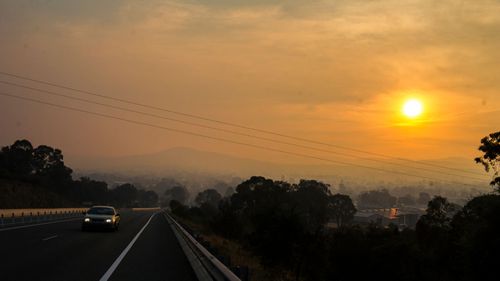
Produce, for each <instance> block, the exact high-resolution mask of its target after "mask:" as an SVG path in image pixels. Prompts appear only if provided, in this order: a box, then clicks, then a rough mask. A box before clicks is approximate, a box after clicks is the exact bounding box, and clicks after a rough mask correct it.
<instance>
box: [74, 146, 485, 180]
mask: <svg viewBox="0 0 500 281" xmlns="http://www.w3.org/2000/svg"><path fill="white" fill-rule="evenodd" d="M325 158H331V159H335V157H333V156H332V157H328V155H326V156H325ZM67 159H68V160H67V162H68V164H69V166H70V167H73V168H75V169H76V170H78V171H84V172H120V173H129V174H131V175H134V174H135V175H136V174H150V175H164V174H173V173H183V172H190V173H203V174H219V175H221V174H222V175H234V176H238V177H243V178H244V177H248V176H252V175H262V176H267V177H273V178H284V179H286V180H291V179H299V178H315V179H323V180H329V181H340V180H341V179H351V180H357V181H361V182H370V181H371V182H374V181H384V182H386V181H392V182H396V181H422V180H423V179H422V178H417V177H409V176H406V175H403V174H407V175H421V176H423V177H430V178H436V179H446V180H453V181H465V182H474V180H472V179H470V178H467V176H469V177H476V178H480V179H484V181H485V182H487V180H488V176H487V175H486V174H485V173H484V172H483V171H482V168H481V166H480V165H477V164H475V163H474V161H473V160H472V159H466V158H444V159H434V160H426V161H419V162H412V161H404V160H403V161H400V160H393V159H391V160H382V161H373V159H371V160H359V159H357V160H349V162H352V163H354V164H355V165H358V166H351V165H331V164H317V165H300V164H296V165H293V164H279V163H274V162H269V161H260V160H253V159H247V158H240V157H236V156H230V155H225V154H221V153H215V152H207V151H200V150H196V149H192V148H186V147H178V148H172V149H169V150H166V151H162V152H158V153H151V154H144V155H133V156H124V157H112V158H82V157H69V158H67ZM390 163H392V164H390ZM422 163H424V164H427V165H422ZM360 166H369V167H373V168H374V169H366V168H363V167H360ZM441 166H442V167H449V168H451V169H442V168H440V167H441ZM380 170H384V171H388V173H387V172H384V171H380ZM471 173H476V174H477V175H473V174H471ZM476 182H478V181H476ZM479 182H480V181H479Z"/></svg>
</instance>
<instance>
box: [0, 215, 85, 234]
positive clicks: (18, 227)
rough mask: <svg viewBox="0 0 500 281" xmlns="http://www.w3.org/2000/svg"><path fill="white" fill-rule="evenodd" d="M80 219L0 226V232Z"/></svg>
mask: <svg viewBox="0 0 500 281" xmlns="http://www.w3.org/2000/svg"><path fill="white" fill-rule="evenodd" d="M81 219H82V218H76V219H69V220H60V221H51V222H44V223H37V224H28V225H21V226H14V227H8V228H0V232H2V231H9V230H16V229H22V228H28V227H35V226H40V225H47V224H54V223H61V222H68V221H76V220H81Z"/></svg>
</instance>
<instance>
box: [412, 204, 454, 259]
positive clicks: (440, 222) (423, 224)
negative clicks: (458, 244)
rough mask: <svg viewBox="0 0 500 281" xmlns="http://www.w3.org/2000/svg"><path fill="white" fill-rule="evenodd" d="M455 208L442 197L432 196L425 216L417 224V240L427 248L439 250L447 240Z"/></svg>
mask: <svg viewBox="0 0 500 281" xmlns="http://www.w3.org/2000/svg"><path fill="white" fill-rule="evenodd" d="M452 212H455V207H454V205H453V204H450V203H449V202H448V200H447V199H446V198H444V197H442V196H434V198H432V200H431V201H429V203H428V204H427V210H426V214H425V215H423V216H422V217H420V219H419V220H418V222H417V226H416V232H417V238H418V240H419V242H420V244H421V245H423V246H424V247H427V248H436V249H440V248H441V247H442V245H444V244H445V242H447V240H448V233H449V230H450V229H451V226H450V222H451V217H452Z"/></svg>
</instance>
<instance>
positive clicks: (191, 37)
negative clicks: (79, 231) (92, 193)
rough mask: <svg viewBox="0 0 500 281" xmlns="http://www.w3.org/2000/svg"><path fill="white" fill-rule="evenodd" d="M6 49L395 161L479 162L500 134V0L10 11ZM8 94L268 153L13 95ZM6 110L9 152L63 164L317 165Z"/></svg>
mask: <svg viewBox="0 0 500 281" xmlns="http://www.w3.org/2000/svg"><path fill="white" fill-rule="evenodd" d="M0 38H2V39H1V43H0V61H1V64H0V71H5V72H11V73H16V74H20V75H25V76H29V77H33V78H37V79H42V80H47V81H53V82H57V83H61V84H65V85H70V86H73V87H77V88H81V89H85V90H91V91H94V92H99V93H103V94H106V95H111V96H114V97H119V98H124V99H129V100H133V101H138V102H141V103H146V104H152V105H155V106H161V107H165V108H170V109H174V110H177V111H183V112H186V113H194V114H198V115H203V116H207V117H210V118H215V119H220V120H225V121H230V122H234V123H240V124H245V125H249V126H253V127H257V128H262V129H266V130H272V131H278V132H281V133H285V134H289V135H294V136H299V137H303V138H310V139H313V140H316V141H321V142H328V143H334V144H339V145H344V146H349V147H354V148H358V149H363V150H369V151H374V152H379V153H385V154H390V155H394V156H398V157H408V158H412V159H426V158H441V157H466V158H472V157H474V156H476V155H477V154H478V153H477V152H476V148H477V146H478V144H479V140H480V138H481V137H483V136H485V135H486V134H488V133H491V132H493V131H498V129H499V124H500V114H499V113H500V110H499V109H500V98H499V97H500V86H499V83H498V81H500V69H499V68H500V52H498V50H500V3H499V2H498V1H494V0H491V1H483V0H478V1H458V0H457V1H452V0H444V1H430V0H429V1H422V0H419V1H403V0H397V1H396V0H393V1H361V0H359V1H357V0H350V1H347V0H341V1H316V0H309V1H299V0H294V1H223V0H219V1H168V0H167V1H147V2H146V3H143V2H142V1H141V2H139V1H105V3H103V1H82V2H81V3H80V4H75V3H74V2H71V3H69V2H47V3H45V2H37V1H2V2H0ZM0 80H8V81H19V80H15V79H12V78H8V77H5V76H2V75H0ZM23 83H25V82H23ZM30 85H34V84H32V83H30ZM0 91H3V92H8V93H12V94H18V95H25V96H29V97H36V98H41V99H43V100H47V101H53V102H56V103H60V104H67V105H72V106H75V107H81V108H86V109H88V110H93V111H97V112H106V113H109V114H114V115H117V116H124V117H127V118H130V119H134V120H144V121H146V122H150V123H154V124H158V125H162V126H169V127H174V128H180V129H185V130H191V131H196V132H201V133H206V134H210V135H214V136H219V137H227V138H231V139H234V140H239V141H245V142H251V143H255V144H263V145H267V146H271V145H269V144H267V143H265V142H259V141H255V140H248V139H246V138H243V137H235V136H232V135H228V134H224V133H220V132H213V131H210V130H200V129H199V128H192V127H188V126H186V125H179V124H175V123H171V122H168V121H166V120H158V119H155V118H149V117H144V116H138V115H135V114H131V113H123V112H121V111H117V110H109V109H106V108H103V107H100V106H95V105H88V104H85V103H78V102H74V101H68V100H64V99H61V98H53V97H48V96H43V95H41V94H40V93H36V92H30V91H27V90H21V89H18V88H15V87H11V86H6V85H2V84H0ZM58 91H60V90H58ZM63 92H64V91H63ZM66 93H67V92H66ZM410 97H414V98H419V99H420V100H422V101H423V103H424V106H425V112H424V115H422V116H421V117H420V118H419V119H417V120H416V121H414V122H410V123H409V122H408V120H407V119H405V118H403V117H402V116H401V106H402V104H403V103H404V101H405V100H406V99H408V98H410ZM0 112H1V113H0V114H1V115H0V116H1V118H0V144H2V145H7V144H10V143H12V142H13V141H14V140H15V139H18V138H28V139H30V140H32V141H33V142H34V143H35V144H41V143H44V144H49V145H53V146H57V147H59V148H61V149H63V151H64V152H65V154H66V155H102V154H104V155H130V154H142V153H149V152H155V151H161V150H164V149H168V148H171V147H176V146H187V147H194V148H198V149H201V150H209V151H216V152H222V153H226V154H233V155H239V156H242V157H250V158H266V159H272V160H274V161H287V162H300V161H305V160H302V159H299V158H296V157H292V156H283V155H280V154H279V153H269V152H263V151H259V150H256V149H252V148H246V147H240V146H237V145H228V144H224V143H220V142H217V141H211V140H206V139H202V138H196V137H193V136H186V135H182V134H177V133H173V132H169V131H164V130H158V129H152V128H147V127H141V126H138V125H133V124H127V123H121V122H118V121H116V120H107V119H102V118H99V117H94V116H87V115H84V114H81V113H75V112H68V111H65V110H61V109H54V108H51V107H46V106H41V105H38V104H32V103H28V102H23V101H18V100H13V99H9V98H7V97H0ZM272 146H273V147H276V148H279V149H290V150H295V149H293V148H289V147H286V146H283V145H272ZM316 154H317V153H316ZM307 161H309V162H314V161H313V160H307Z"/></svg>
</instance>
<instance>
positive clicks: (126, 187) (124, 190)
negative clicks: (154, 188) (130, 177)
mask: <svg viewBox="0 0 500 281" xmlns="http://www.w3.org/2000/svg"><path fill="white" fill-rule="evenodd" d="M111 196H112V198H113V200H114V201H115V202H116V204H117V205H118V206H120V207H132V205H133V203H134V201H135V200H136V198H137V188H136V187H135V186H133V185H132V184H130V183H126V184H122V185H119V186H117V187H116V188H114V189H112V190H111Z"/></svg>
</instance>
